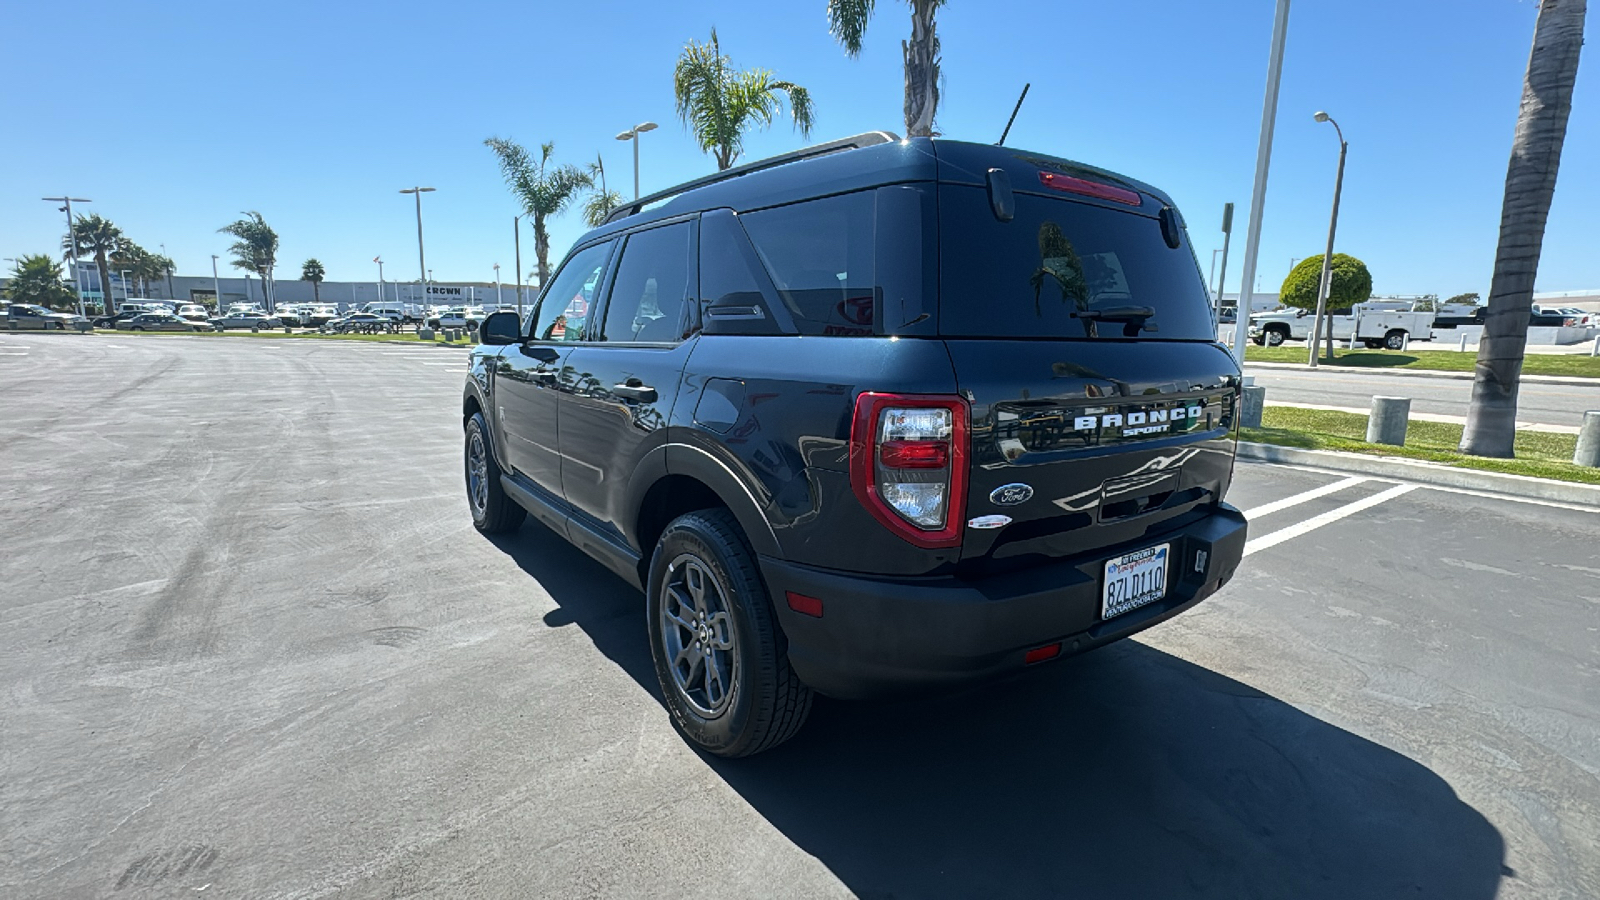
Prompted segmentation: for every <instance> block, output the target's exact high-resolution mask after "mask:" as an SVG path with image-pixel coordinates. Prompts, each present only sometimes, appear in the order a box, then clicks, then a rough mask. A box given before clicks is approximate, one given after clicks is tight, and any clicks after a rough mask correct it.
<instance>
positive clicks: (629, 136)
mask: <svg viewBox="0 0 1600 900" xmlns="http://www.w3.org/2000/svg"><path fill="white" fill-rule="evenodd" d="M617 140H619V141H631V140H633V131H632V130H631V129H630V130H628V131H624V132H623V133H621V134H619V135H617Z"/></svg>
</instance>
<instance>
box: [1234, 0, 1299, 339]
mask: <svg viewBox="0 0 1600 900" xmlns="http://www.w3.org/2000/svg"><path fill="white" fill-rule="evenodd" d="M1288 38H1289V0H1278V8H1277V11H1276V12H1275V13H1274V14H1273V18H1272V50H1271V52H1270V53H1269V54H1268V57H1267V93H1266V97H1265V98H1264V99H1263V100H1262V104H1261V137H1260V141H1259V143H1258V145H1257V147H1256V178H1255V184H1254V186H1253V187H1252V188H1251V190H1250V227H1249V229H1248V231H1246V233H1245V243H1244V271H1243V272H1242V274H1243V276H1244V277H1243V278H1242V279H1241V280H1240V283H1239V307H1238V314H1237V315H1236V316H1235V317H1234V318H1235V319H1237V322H1236V323H1235V324H1234V327H1233V356H1234V358H1235V359H1237V360H1238V361H1239V365H1241V366H1243V365H1244V345H1245V341H1246V340H1248V339H1249V336H1250V334H1249V332H1250V304H1251V300H1253V299H1254V293H1255V281H1256V259H1257V257H1258V256H1259V255H1260V252H1261V215H1262V213H1263V212H1265V211H1266V207H1267V170H1268V168H1270V167H1271V165H1272V135H1273V131H1274V129H1275V127H1276V126H1277V121H1278V86H1279V85H1280V84H1281V83H1282V82H1283V48H1284V45H1285V44H1286V43H1288Z"/></svg>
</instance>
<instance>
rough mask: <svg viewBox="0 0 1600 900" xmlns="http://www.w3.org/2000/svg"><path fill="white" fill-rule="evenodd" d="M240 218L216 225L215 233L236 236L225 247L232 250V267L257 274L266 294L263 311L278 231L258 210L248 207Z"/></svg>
mask: <svg viewBox="0 0 1600 900" xmlns="http://www.w3.org/2000/svg"><path fill="white" fill-rule="evenodd" d="M243 215H244V218H243V219H239V220H237V221H235V222H231V223H229V224H227V225H224V226H222V227H221V228H218V229H217V233H219V234H231V235H233V236H234V237H236V238H238V240H236V241H234V242H233V246H231V247H229V248H228V252H229V253H232V254H233V267H234V268H235V269H244V270H245V271H248V272H254V273H256V274H257V275H260V276H261V286H262V293H263V294H264V295H265V296H266V300H267V311H268V312H271V311H272V309H273V307H274V305H275V304H274V303H273V291H272V282H273V279H272V267H273V266H275V265H277V264H278V233H277V232H276V231H273V230H272V226H270V225H268V224H267V222H266V220H265V219H263V218H262V217H261V213H258V212H255V211H254V210H251V211H249V212H246V213H244V214H243Z"/></svg>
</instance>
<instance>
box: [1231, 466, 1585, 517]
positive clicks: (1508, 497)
mask: <svg viewBox="0 0 1600 900" xmlns="http://www.w3.org/2000/svg"><path fill="white" fill-rule="evenodd" d="M1240 462H1241V463H1243V464H1244V465H1249V466H1266V467H1268V468H1272V469H1288V470H1289V471H1291V472H1312V473H1315V474H1317V475H1343V474H1344V473H1343V472H1340V471H1337V470H1335V469H1325V468H1323V467H1321V466H1306V465H1300V464H1297V463H1275V462H1262V461H1259V460H1240ZM1382 480H1383V481H1399V479H1398V478H1388V477H1385V478H1383V479H1382ZM1403 483H1405V484H1412V482H1403ZM1413 486H1414V487H1419V488H1422V489H1424V490H1429V491H1442V492H1444V493H1446V494H1463V495H1465V496H1468V497H1481V498H1483V499H1485V500H1504V501H1506V502H1507V503H1527V504H1531V505H1533V506H1548V507H1550V508H1552V509H1570V510H1572V511H1573V512H1586V513H1600V509H1596V508H1595V507H1593V506H1582V505H1580V504H1576V503H1562V502H1561V501H1559V500H1541V499H1539V498H1538V497H1519V496H1517V495H1515V494H1497V493H1495V492H1494V491H1475V490H1472V489H1471V488H1458V487H1448V486H1446V485H1442V484H1414V485H1413ZM1256 514H1257V515H1259V514H1260V513H1256Z"/></svg>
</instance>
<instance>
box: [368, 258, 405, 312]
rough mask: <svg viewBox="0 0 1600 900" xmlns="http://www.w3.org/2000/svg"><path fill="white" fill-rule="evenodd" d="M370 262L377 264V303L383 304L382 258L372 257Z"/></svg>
mask: <svg viewBox="0 0 1600 900" xmlns="http://www.w3.org/2000/svg"><path fill="white" fill-rule="evenodd" d="M372 261H373V262H375V263H377V264H378V302H379V303H383V302H384V296H383V257H381V256H374V257H373V258H372ZM395 299H396V300H398V299H399V298H398V297H397V298H395Z"/></svg>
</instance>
